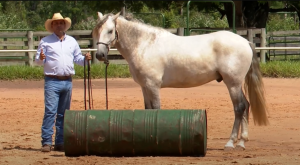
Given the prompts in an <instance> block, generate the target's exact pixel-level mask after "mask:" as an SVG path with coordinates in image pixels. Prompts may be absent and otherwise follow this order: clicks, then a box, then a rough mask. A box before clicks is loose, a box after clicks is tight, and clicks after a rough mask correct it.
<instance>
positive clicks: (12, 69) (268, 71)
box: [0, 61, 300, 80]
mask: <svg viewBox="0 0 300 165" xmlns="http://www.w3.org/2000/svg"><path fill="white" fill-rule="evenodd" d="M260 66H261V72H262V74H263V76H264V77H274V78H299V77H300V61H271V62H267V63H266V64H260ZM105 67H106V65H104V64H95V65H91V70H90V73H91V77H92V78H93V79H99V78H104V77H105V75H104V74H105ZM75 72H76V74H75V76H74V79H83V78H84V67H82V66H79V65H75ZM86 73H87V67H86ZM43 77H44V75H43V67H41V66H37V67H29V66H0V80H16V79H23V80H41V79H43ZM107 77H108V78H129V77H131V75H130V72H129V68H128V65H116V64H109V66H108V68H107Z"/></svg>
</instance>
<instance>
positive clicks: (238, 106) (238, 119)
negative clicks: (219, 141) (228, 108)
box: [225, 82, 249, 150]
mask: <svg viewBox="0 0 300 165" xmlns="http://www.w3.org/2000/svg"><path fill="white" fill-rule="evenodd" d="M225 83H226V82H225ZM231 83H232V82H231ZM226 85H227V88H228V91H229V94H230V97H231V100H232V103H233V108H234V114H235V119H234V124H233V128H232V132H231V135H230V139H229V141H228V142H227V144H226V145H225V150H227V149H233V148H234V143H236V142H237V139H238V133H239V128H240V125H241V123H243V124H242V136H241V141H240V143H239V144H238V148H240V147H242V148H243V149H244V148H245V146H244V142H245V141H246V140H248V124H247V121H244V120H245V119H246V118H243V116H246V115H244V112H245V110H246V109H248V107H249V103H248V102H247V100H246V98H245V95H244V93H243V91H242V87H241V83H237V84H235V85H228V84H226Z"/></svg>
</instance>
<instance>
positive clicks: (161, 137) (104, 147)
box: [64, 109, 207, 156]
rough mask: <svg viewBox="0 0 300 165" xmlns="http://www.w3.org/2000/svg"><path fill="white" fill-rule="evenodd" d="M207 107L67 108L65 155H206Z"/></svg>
mask: <svg viewBox="0 0 300 165" xmlns="http://www.w3.org/2000/svg"><path fill="white" fill-rule="evenodd" d="M206 141H207V117H206V110H161V109H159V110H157V109H154V110H83V111H77V110H67V111H66V112H65V118H64V147H65V155H66V156H84V155H96V156H205V154H206V147H207V142H206Z"/></svg>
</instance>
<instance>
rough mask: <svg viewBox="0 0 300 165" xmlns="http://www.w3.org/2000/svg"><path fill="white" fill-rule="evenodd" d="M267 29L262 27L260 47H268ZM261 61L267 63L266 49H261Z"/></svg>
mask: <svg viewBox="0 0 300 165" xmlns="http://www.w3.org/2000/svg"><path fill="white" fill-rule="evenodd" d="M266 36H267V34H266V29H265V28H261V35H260V39H261V42H260V47H266ZM260 62H261V63H266V50H260Z"/></svg>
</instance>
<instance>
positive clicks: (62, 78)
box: [45, 75, 72, 80]
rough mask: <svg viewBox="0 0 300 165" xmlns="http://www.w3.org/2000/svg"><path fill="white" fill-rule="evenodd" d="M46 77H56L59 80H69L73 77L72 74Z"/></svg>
mask: <svg viewBox="0 0 300 165" xmlns="http://www.w3.org/2000/svg"><path fill="white" fill-rule="evenodd" d="M45 76H46V77H50V78H55V79H59V80H67V79H70V78H72V76H56V75H45Z"/></svg>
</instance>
